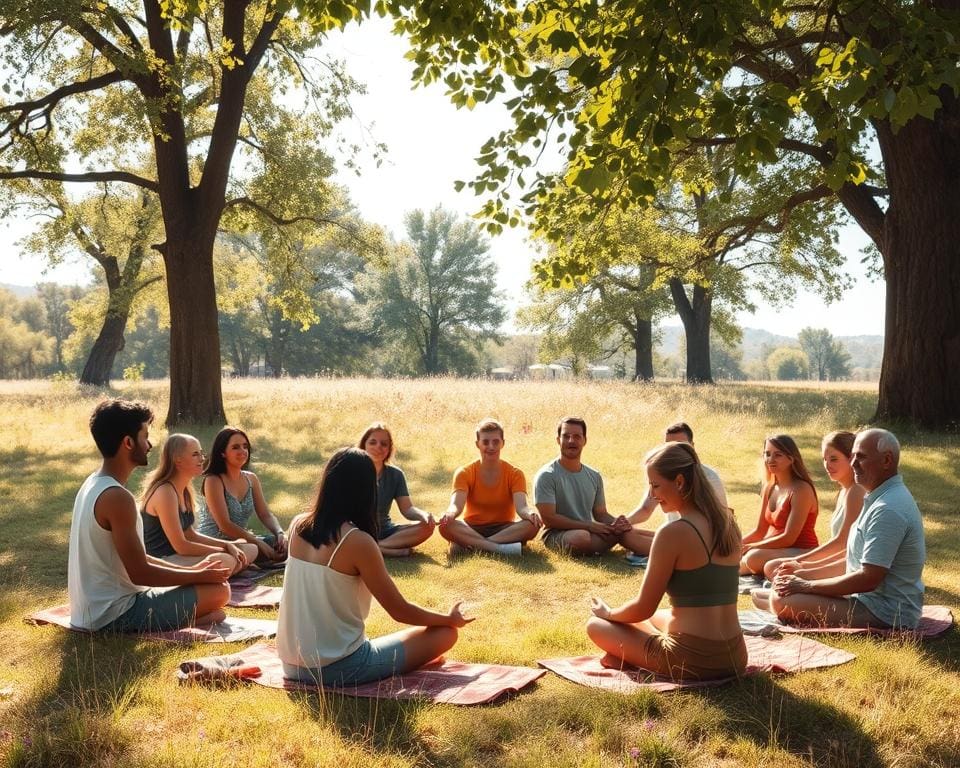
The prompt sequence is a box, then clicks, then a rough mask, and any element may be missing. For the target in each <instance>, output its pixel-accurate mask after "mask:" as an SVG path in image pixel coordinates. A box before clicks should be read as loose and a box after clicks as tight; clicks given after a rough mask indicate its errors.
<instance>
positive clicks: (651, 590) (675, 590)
mask: <svg viewBox="0 0 960 768" xmlns="http://www.w3.org/2000/svg"><path fill="white" fill-rule="evenodd" d="M646 468H647V478H648V480H649V483H650V490H651V493H652V494H653V496H654V498H655V499H656V500H657V501H658V502H659V503H660V505H661V507H662V509H663V511H664V512H667V513H669V512H677V513H678V514H679V515H680V518H679V519H678V520H675V521H674V522H671V523H668V524H666V525H664V526H663V527H661V528H660V529H658V530H657V532H656V534H655V536H654V538H653V544H652V545H651V547H650V561H649V563H648V565H647V570H646V572H645V573H644V577H643V583H642V584H641V585H640V593H639V594H638V595H637V597H635V598H634V599H633V600H630V601H628V602H626V603H624V604H623V605H621V606H619V607H618V608H611V607H610V606H608V605H607V604H606V603H605V602H603V600H600V599H599V598H596V597H594V598H592V599H591V608H592V610H593V618H591V619H590V621H589V622H588V623H587V634H588V635H589V636H590V639H591V640H593V642H594V643H596V644H597V645H598V646H599V647H600V648H601V649H602V650H604V651H605V652H606V656H604V658H603V659H602V663H603V664H604V665H605V666H609V667H615V668H620V667H623V666H624V665H631V666H636V667H641V668H643V669H647V670H650V671H651V672H655V673H657V674H659V675H664V676H668V677H671V678H672V679H674V680H709V679H712V678H720V677H728V676H730V675H739V674H741V673H742V672H743V671H744V669H745V668H746V664H747V648H746V644H745V643H744V640H743V632H742V631H741V629H740V622H739V621H738V619H737V587H738V579H739V577H738V570H739V562H740V547H741V543H740V529H739V528H738V527H737V523H736V521H735V520H734V519H733V515H732V514H731V513H730V510H729V509H727V508H726V507H724V506H722V505H721V503H720V501H719V500H718V499H717V496H716V494H715V492H714V491H713V489H712V487H711V485H710V482H709V481H708V480H707V478H706V476H705V475H704V473H703V468H702V466H701V464H700V459H699V458H698V457H697V453H696V451H695V450H694V449H693V446H691V445H690V444H689V443H665V444H664V445H661V446H660V447H659V448H656V449H654V450H653V451H652V452H651V453H650V454H648V456H647V459H646ZM664 594H666V595H667V596H668V597H669V598H670V602H671V605H672V607H671V608H669V609H665V610H659V611H658V610H657V606H658V605H659V604H660V601H661V600H662V599H663V596H664Z"/></svg>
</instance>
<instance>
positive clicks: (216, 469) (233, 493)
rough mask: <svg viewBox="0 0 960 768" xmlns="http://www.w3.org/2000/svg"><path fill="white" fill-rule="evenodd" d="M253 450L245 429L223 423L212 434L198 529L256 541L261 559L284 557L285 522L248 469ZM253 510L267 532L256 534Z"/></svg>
mask: <svg viewBox="0 0 960 768" xmlns="http://www.w3.org/2000/svg"><path fill="white" fill-rule="evenodd" d="M252 454H253V451H252V450H251V448H250V438H248V437H247V433H246V432H244V431H243V430H242V429H237V428H236V427H224V428H223V429H221V430H220V431H219V432H218V433H217V436H216V437H215V438H213V447H212V448H211V449H210V455H209V456H207V463H206V465H205V466H204V468H203V482H202V483H201V485H200V491H201V492H202V494H203V499H204V504H203V505H202V506H201V508H200V523H199V525H198V526H197V529H198V530H199V531H200V533H202V534H203V535H204V536H212V537H213V538H215V539H226V540H238V539H241V540H243V541H245V542H248V543H250V544H253V545H254V546H256V547H257V549H258V550H259V557H258V558H257V559H259V560H272V561H279V560H283V559H284V558H285V557H286V556H287V540H286V538H285V537H284V535H283V526H281V525H280V523H279V522H278V521H277V518H275V517H274V516H273V513H271V512H270V508H269V507H268V506H267V500H266V499H265V498H264V497H263V489H262V488H261V487H260V479H259V478H258V477H257V476H256V475H255V474H254V473H253V472H250V471H248V470H247V467H248V466H250V457H251V455H252ZM254 512H256V514H257V517H258V518H259V519H260V522H261V523H263V527H264V528H266V529H267V530H268V531H269V534H267V535H266V536H257V535H256V534H255V533H254V532H253V531H251V530H249V529H248V528H247V523H248V521H249V520H250V518H251V517H252V516H253V513H254Z"/></svg>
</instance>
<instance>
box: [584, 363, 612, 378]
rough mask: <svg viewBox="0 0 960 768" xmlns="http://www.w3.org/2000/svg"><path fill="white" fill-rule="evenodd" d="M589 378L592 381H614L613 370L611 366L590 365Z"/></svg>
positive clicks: (588, 367) (588, 369) (588, 368)
mask: <svg viewBox="0 0 960 768" xmlns="http://www.w3.org/2000/svg"><path fill="white" fill-rule="evenodd" d="M587 376H589V377H590V378H591V379H612V378H613V368H611V367H610V366H609V365H588V366H587Z"/></svg>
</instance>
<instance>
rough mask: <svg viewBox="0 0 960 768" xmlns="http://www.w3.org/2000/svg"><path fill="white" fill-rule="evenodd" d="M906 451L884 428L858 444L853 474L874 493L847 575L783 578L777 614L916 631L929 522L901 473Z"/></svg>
mask: <svg viewBox="0 0 960 768" xmlns="http://www.w3.org/2000/svg"><path fill="white" fill-rule="evenodd" d="M899 462H900V445H899V443H898V442H897V439H896V438H895V437H894V436H893V435H892V434H891V433H890V432H887V431H886V430H885V429H867V430H864V431H863V432H860V433H859V434H858V435H857V439H856V441H855V442H854V444H853V456H852V462H851V463H852V465H853V476H854V479H855V480H856V481H857V482H858V483H859V484H860V485H862V486H863V487H864V488H865V489H866V490H867V495H866V497H865V498H864V500H863V512H861V513H860V517H858V518H857V522H856V523H855V524H854V526H853V528H852V529H851V530H850V535H849V537H848V538H847V569H846V573H844V574H843V575H842V576H835V577H824V578H820V579H818V578H817V575H816V573H814V574H812V575H808V576H807V577H805V578H802V579H801V578H798V577H797V576H794V575H793V574H782V575H778V576H777V577H776V579H774V582H773V593H772V594H771V597H770V608H771V610H772V611H774V612H775V613H776V614H777V616H778V617H779V618H780V619H782V620H783V621H789V622H792V623H798V624H817V625H820V626H849V627H898V628H899V627H903V628H910V629H912V628H914V627H916V626H917V623H918V622H919V621H920V612H921V610H922V608H923V580H922V574H923V565H924V563H925V562H926V558H927V553H926V543H925V539H924V534H923V520H922V518H921V517H920V510H919V509H918V508H917V504H916V502H915V501H914V500H913V496H911V495H910V491H908V490H907V487H906V486H905V485H904V483H903V478H902V477H901V476H900V474H899Z"/></svg>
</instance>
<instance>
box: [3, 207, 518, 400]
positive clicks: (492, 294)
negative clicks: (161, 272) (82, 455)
mask: <svg viewBox="0 0 960 768" xmlns="http://www.w3.org/2000/svg"><path fill="white" fill-rule="evenodd" d="M406 222H407V238H406V239H405V240H403V241H401V242H398V243H396V242H386V243H384V244H383V246H382V248H380V249H378V250H377V251H376V255H375V256H372V257H371V256H370V255H369V253H368V252H367V250H366V249H364V248H361V247H359V245H358V243H357V242H355V241H354V240H353V239H352V237H344V238H327V239H323V240H320V241H316V240H315V241H312V242H295V243H290V242H288V243H285V244H284V248H283V250H285V253H284V254H283V255H282V256H280V255H278V254H277V253H276V251H279V250H281V249H280V248H279V247H278V246H277V244H276V243H271V242H270V241H269V240H268V239H266V238H264V237H261V236H258V235H257V234H253V235H250V236H246V237H241V236H238V235H229V236H222V237H221V238H220V240H219V241H218V245H217V249H216V252H215V267H216V275H217V282H218V285H217V292H218V297H219V326H220V367H221V370H222V371H223V372H224V373H225V374H228V375H231V376H250V375H259V376H276V377H279V376H281V375H285V374H286V375H291V376H309V375H316V374H331V375H351V374H382V375H410V376H413V375H434V374H443V373H456V374H462V375H473V374H478V373H482V372H483V370H484V365H485V362H486V357H485V355H484V354H483V346H484V343H485V342H487V341H491V340H493V341H498V340H499V336H498V330H499V328H500V326H501V324H502V323H503V320H504V317H505V314H506V313H505V310H504V306H503V305H504V299H503V297H502V296H501V295H500V294H499V293H498V292H497V290H496V265H495V264H494V263H493V261H492V260H491V259H490V257H489V255H488V244H487V242H486V240H485V239H484V238H483V237H482V236H481V235H480V231H479V229H478V228H477V227H476V226H475V225H474V224H473V223H472V222H470V221H467V220H460V219H458V218H457V217H456V216H455V215H454V214H452V213H450V212H449V211H445V210H443V209H442V208H436V209H434V210H432V211H430V212H426V213H425V212H423V211H413V212H411V213H410V214H409V215H408V216H407V219H406ZM103 275H104V273H103V271H102V270H97V271H96V272H95V273H94V276H95V279H94V282H93V284H92V285H91V286H90V287H87V288H77V287H63V286H59V285H56V284H53V283H47V284H41V285H39V286H37V292H36V295H35V296H31V297H29V298H18V297H17V296H16V295H14V294H13V293H12V292H10V291H6V290H0V378H37V377H45V376H51V375H54V374H60V375H63V376H68V377H71V378H75V377H79V376H80V375H81V374H82V372H83V371H84V370H85V369H86V368H87V367H89V364H90V358H91V356H93V355H95V354H97V348H98V347H97V343H98V339H101V338H102V336H103V327H104V322H105V318H106V317H108V316H109V311H110V307H111V306H112V305H113V304H112V296H113V294H114V292H113V291H112V290H110V289H109V288H108V286H107V285H106V281H105V279H104V276H103ZM162 291H163V280H162V277H159V276H158V277H157V278H156V279H153V280H151V281H150V285H148V286H146V287H144V289H143V290H139V291H136V292H134V295H132V296H130V299H129V301H128V304H127V306H126V308H125V312H124V322H123V323H122V324H120V326H119V328H118V329H117V337H116V338H115V339H114V342H113V347H114V349H115V351H114V353H113V354H112V355H111V357H110V365H109V368H108V371H107V377H106V378H107V379H109V378H114V379H117V378H121V377H124V376H125V375H126V377H127V378H131V377H132V378H139V377H145V378H161V377H165V376H168V375H169V360H170V358H169V333H170V331H169V328H170V319H169V313H168V312H167V311H165V310H166V302H165V301H164V296H163V294H162ZM92 383H99V382H92Z"/></svg>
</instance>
